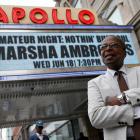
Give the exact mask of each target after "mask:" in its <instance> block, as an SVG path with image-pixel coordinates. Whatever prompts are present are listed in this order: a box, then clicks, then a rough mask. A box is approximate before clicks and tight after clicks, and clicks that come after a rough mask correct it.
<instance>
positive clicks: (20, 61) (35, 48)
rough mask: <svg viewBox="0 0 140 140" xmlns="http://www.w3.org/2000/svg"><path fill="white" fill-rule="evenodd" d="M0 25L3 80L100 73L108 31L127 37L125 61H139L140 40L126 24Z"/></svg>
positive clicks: (136, 62)
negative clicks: (107, 25) (101, 50)
mask: <svg viewBox="0 0 140 140" xmlns="http://www.w3.org/2000/svg"><path fill="white" fill-rule="evenodd" d="M1 26H2V27H3V30H1V31H0V59H1V60H0V75H1V77H0V78H1V80H23V79H26V80H27V79H40V78H41V79H42V78H52V77H69V76H86V75H91V74H96V75H97V74H101V73H103V72H104V70H105V66H104V64H103V62H102V60H101V56H100V47H101V41H102V40H103V39H104V38H105V37H106V36H107V35H116V36H119V37H120V38H121V39H122V40H123V41H125V44H126V47H127V48H126V53H127V57H126V59H125V64H133V65H135V64H138V63H139V60H138V58H137V53H136V52H137V49H136V48H137V47H138V44H136V41H135V37H134V32H132V29H130V28H128V29H127V27H124V28H126V29H123V27H121V26H115V27H113V26H109V27H108V28H109V29H105V28H106V26H75V25H74V26H73V25H71V26H69V25H67V26H66V25H65V26H64V25H63V26H60V25H59V26H56V25H47V26H43V28H44V29H43V28H42V29H40V26H34V25H24V26H23V25H22V26H21V25H18V26H15V25H1ZM16 27H17V29H16ZM21 27H22V28H21ZM49 27H50V28H49ZM68 27H69V28H68ZM6 28H7V29H8V30H7V29H6ZM23 28H24V30H23ZM25 28H26V29H25ZM15 29H16V30H15ZM37 29H38V30H37ZM60 29H61V30H60ZM63 29H65V30H63Z"/></svg>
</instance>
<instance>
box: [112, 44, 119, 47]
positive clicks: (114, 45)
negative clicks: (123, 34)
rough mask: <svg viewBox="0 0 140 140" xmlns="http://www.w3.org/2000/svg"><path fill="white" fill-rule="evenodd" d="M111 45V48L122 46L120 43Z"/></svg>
mask: <svg viewBox="0 0 140 140" xmlns="http://www.w3.org/2000/svg"><path fill="white" fill-rule="evenodd" d="M110 47H111V48H118V47H120V46H119V45H118V44H112V45H110Z"/></svg>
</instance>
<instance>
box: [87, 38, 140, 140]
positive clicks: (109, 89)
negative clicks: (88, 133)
mask: <svg viewBox="0 0 140 140" xmlns="http://www.w3.org/2000/svg"><path fill="white" fill-rule="evenodd" d="M101 57H102V60H103V63H104V64H105V65H106V66H107V71H106V74H104V75H101V76H99V77H97V78H94V79H92V80H90V81H89V82H88V115H89V118H90V121H91V124H92V125H93V127H96V128H100V129H102V128H103V132H104V140H140V67H139V66H137V67H133V68H128V67H127V66H125V65H124V59H125V57H126V45H125V43H124V42H123V41H122V40H121V39H120V38H119V37H116V36H107V37H106V38H105V39H104V40H103V41H102V43H101Z"/></svg>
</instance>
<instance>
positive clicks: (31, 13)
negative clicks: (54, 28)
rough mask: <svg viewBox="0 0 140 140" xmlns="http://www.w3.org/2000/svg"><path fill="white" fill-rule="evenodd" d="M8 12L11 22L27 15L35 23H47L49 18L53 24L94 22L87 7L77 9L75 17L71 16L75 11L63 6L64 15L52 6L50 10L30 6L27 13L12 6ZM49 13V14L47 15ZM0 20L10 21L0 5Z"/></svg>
mask: <svg viewBox="0 0 140 140" xmlns="http://www.w3.org/2000/svg"><path fill="white" fill-rule="evenodd" d="M73 9H74V8H73ZM10 14H11V15H10V17H12V22H13V23H21V22H22V21H23V20H24V19H25V18H27V17H28V18H29V20H30V22H32V23H35V24H47V23H48V22H49V20H52V21H53V24H85V25H91V24H95V15H94V13H93V12H92V11H90V10H88V9H81V10H79V11H78V13H77V18H75V17H73V14H75V12H74V11H73V10H72V9H71V8H65V15H64V16H61V15H60V11H59V9H58V8H52V9H51V12H50V11H49V12H47V10H45V9H43V8H30V9H29V10H28V13H26V9H24V8H21V7H12V9H11V13H10ZM50 14H51V16H49V15H50ZM50 18H51V19H50ZM0 22H1V23H10V21H9V13H8V11H5V10H4V8H2V7H0Z"/></svg>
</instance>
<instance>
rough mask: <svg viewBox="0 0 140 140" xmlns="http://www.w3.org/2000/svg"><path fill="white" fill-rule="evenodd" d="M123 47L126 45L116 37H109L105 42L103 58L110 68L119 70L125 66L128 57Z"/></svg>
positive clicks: (102, 49)
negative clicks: (124, 62)
mask: <svg viewBox="0 0 140 140" xmlns="http://www.w3.org/2000/svg"><path fill="white" fill-rule="evenodd" d="M123 45H124V44H122V42H121V41H120V40H119V39H118V38H115V37H114V36H109V37H107V38H105V39H104V40H103V42H102V47H101V57H102V60H103V62H104V64H105V65H106V66H107V67H108V68H110V69H114V70H118V69H119V68H120V67H121V66H122V65H123V61H124V58H125V56H126V52H125V50H124V46H123Z"/></svg>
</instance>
